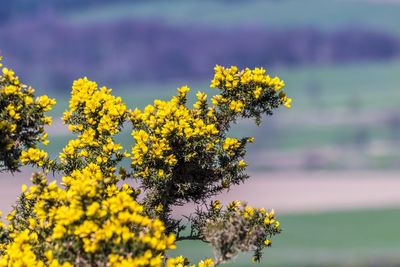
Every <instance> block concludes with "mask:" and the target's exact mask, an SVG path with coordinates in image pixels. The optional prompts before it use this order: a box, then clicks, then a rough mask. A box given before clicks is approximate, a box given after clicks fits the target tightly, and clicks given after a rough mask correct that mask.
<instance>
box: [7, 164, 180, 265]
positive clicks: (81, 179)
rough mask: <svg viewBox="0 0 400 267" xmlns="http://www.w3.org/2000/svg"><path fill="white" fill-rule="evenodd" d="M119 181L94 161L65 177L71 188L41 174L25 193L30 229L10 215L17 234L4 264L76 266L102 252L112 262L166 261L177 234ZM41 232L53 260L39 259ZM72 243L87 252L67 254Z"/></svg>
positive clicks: (12, 233)
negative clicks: (152, 215)
mask: <svg viewBox="0 0 400 267" xmlns="http://www.w3.org/2000/svg"><path fill="white" fill-rule="evenodd" d="M117 180H118V179H116V178H115V177H105V176H104V175H103V173H102V171H101V168H100V166H98V165H96V164H94V163H91V164H89V165H88V166H86V167H85V168H83V169H82V170H75V171H74V172H73V173H72V174H71V175H69V176H64V177H63V178H62V181H63V185H64V187H65V189H62V188H60V187H58V186H57V184H56V182H52V183H50V184H48V183H47V181H46V178H45V177H44V176H43V175H35V176H34V177H33V183H34V185H33V186H31V187H30V188H29V189H26V188H24V189H23V191H24V192H23V197H24V198H26V199H27V200H29V201H31V203H34V204H33V206H32V207H31V216H30V217H29V218H26V222H27V223H28V225H27V228H28V229H25V230H23V231H19V230H18V229H20V227H18V225H15V224H14V223H13V221H12V220H13V217H14V215H15V213H14V215H12V216H10V217H9V219H10V220H11V222H12V223H11V224H10V226H9V229H8V230H9V231H11V235H10V236H12V237H14V236H15V237H14V239H13V240H12V241H11V242H10V243H9V244H8V245H6V246H5V247H4V250H3V255H4V256H3V257H2V261H1V262H0V266H19V265H17V264H16V262H23V263H24V264H25V263H26V262H28V261H29V262H30V263H32V264H26V265H23V264H22V265H20V266H73V265H75V264H77V262H76V261H77V260H80V261H83V262H84V261H87V263H88V265H90V266H91V265H92V264H93V262H91V259H92V258H95V256H93V255H98V254H104V255H103V258H104V259H103V261H104V260H106V261H108V264H109V265H108V266H162V259H163V255H164V253H165V251H167V250H168V249H173V248H175V236H174V235H173V234H170V235H166V234H165V227H164V224H163V223H162V222H161V221H160V220H158V219H151V218H149V217H147V216H146V215H145V213H144V210H143V206H141V205H139V204H138V203H137V202H136V201H135V199H134V198H133V197H132V196H131V195H132V193H133V189H132V188H131V187H130V186H128V185H127V184H124V185H123V186H122V187H121V188H119V187H117V186H116V181H117ZM107 181H113V182H107ZM28 208H29V205H28ZM36 233H40V235H41V238H42V241H43V240H45V241H46V242H45V243H44V245H43V246H44V247H45V248H44V249H45V251H46V258H47V261H46V260H45V261H40V262H35V261H36V259H38V258H41V257H40V254H38V253H39V251H38V247H39V246H38V245H37V243H38V242H39V241H40V240H39V241H38V240H37V234H36ZM34 237H35V238H34ZM34 242H36V245H34ZM26 243H28V244H26ZM67 243H70V244H71V246H73V247H74V249H79V250H81V253H82V254H84V255H85V256H82V259H77V258H76V255H74V254H72V255H70V257H66V255H68V253H69V252H70V249H71V248H70V245H66V244H67ZM132 248H135V249H134V251H135V253H133V254H132V251H131V250H130V249H132ZM105 251H107V253H106V254H105ZM60 255H63V261H62V262H61V263H60V262H59V261H58V260H59V259H60V258H59V256H60ZM65 257H66V258H65ZM33 263H35V264H37V265H34V264H33ZM13 264H14V265H13ZM68 264H71V265H68Z"/></svg>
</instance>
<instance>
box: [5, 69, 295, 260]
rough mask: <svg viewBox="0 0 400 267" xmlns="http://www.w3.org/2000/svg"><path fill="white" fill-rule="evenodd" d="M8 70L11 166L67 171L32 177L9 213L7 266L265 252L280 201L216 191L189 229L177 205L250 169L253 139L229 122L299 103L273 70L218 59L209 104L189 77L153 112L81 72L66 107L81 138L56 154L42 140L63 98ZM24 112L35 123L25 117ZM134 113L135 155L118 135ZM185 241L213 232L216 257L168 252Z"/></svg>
mask: <svg viewBox="0 0 400 267" xmlns="http://www.w3.org/2000/svg"><path fill="white" fill-rule="evenodd" d="M2 73H3V76H1V80H0V82H1V83H0V85H1V87H0V93H1V94H2V99H1V101H2V102H1V105H0V107H1V113H0V118H1V121H0V132H1V135H2V137H4V138H3V139H2V141H1V142H5V143H4V144H5V145H4V146H2V149H3V150H4V151H2V152H4V155H2V158H1V159H0V160H1V163H2V164H3V166H4V168H6V169H9V170H17V169H18V166H19V162H21V163H22V164H25V165H26V164H31V165H33V166H39V167H41V168H43V169H44V170H45V171H50V170H51V171H53V172H54V173H57V174H58V175H59V176H60V177H62V178H61V183H60V184H57V182H56V181H52V182H50V181H48V180H47V177H46V175H45V174H43V173H35V174H33V176H32V178H31V180H32V185H31V186H30V187H28V186H26V185H23V186H22V194H21V195H20V197H19V199H18V202H17V204H16V205H15V207H14V208H13V211H12V212H11V213H10V214H9V215H8V216H7V220H8V221H9V223H8V224H2V223H1V224H0V256H1V259H0V267H1V266H52V267H54V266H62V267H69V266H99V267H100V266H154V267H157V266H168V267H184V266H193V267H195V266H199V267H212V266H215V265H218V264H220V263H222V262H225V261H227V260H229V259H231V258H232V257H234V256H235V255H236V254H237V253H239V252H242V251H252V252H253V253H254V259H255V260H256V261H259V260H260V258H261V251H262V249H263V248H265V247H268V246H270V245H271V238H272V236H273V235H275V234H278V233H279V232H280V225H279V222H278V221H277V220H276V219H275V214H274V212H273V210H271V211H270V212H267V211H266V210H264V209H256V208H252V207H250V206H248V205H245V204H242V203H241V202H239V201H235V202H232V203H230V204H228V205H227V206H225V207H223V205H222V203H221V202H220V201H218V200H216V201H213V202H212V203H211V204H210V206H207V207H206V208H205V211H204V210H203V209H202V208H201V206H199V207H198V210H197V212H196V213H194V214H192V216H190V217H189V218H190V219H189V223H190V225H191V230H190V235H185V234H184V232H183V230H184V229H185V227H186V224H187V222H181V220H178V219H173V218H172V217H171V211H172V207H173V206H179V205H184V204H186V203H188V202H194V203H196V204H197V203H206V201H207V200H208V199H209V198H210V197H212V196H215V195H216V194H218V193H220V192H221V191H222V190H224V189H227V188H229V187H230V186H232V185H235V184H239V183H241V182H242V181H244V180H245V179H247V178H248V176H247V175H246V174H245V169H246V167H247V163H246V162H245V161H244V159H243V158H244V156H245V152H246V145H247V144H248V143H252V142H253V141H254V138H252V137H243V138H233V137H229V136H228V131H229V128H230V125H231V124H232V123H235V122H236V121H237V120H238V119H241V118H254V119H256V122H257V123H260V119H261V116H262V115H263V114H268V115H271V114H272V111H273V109H275V108H278V107H279V106H281V105H284V106H287V107H290V103H291V99H290V98H288V97H287V96H286V95H285V94H284V93H283V91H282V87H283V86H284V83H283V81H282V80H280V79H279V78H277V77H275V78H271V77H269V76H268V75H267V74H266V72H265V70H264V69H262V68H255V69H253V70H250V69H246V70H239V69H238V68H237V67H231V68H224V67H221V66H216V68H215V76H214V79H213V81H212V83H211V85H212V87H216V88H218V89H219V92H218V94H217V95H215V96H213V97H212V98H211V101H210V102H211V103H209V99H208V96H207V94H206V93H204V92H200V91H199V92H197V94H196V101H195V103H194V104H193V105H192V106H188V105H187V97H188V93H189V91H190V89H189V87H188V86H182V87H180V88H178V90H177V94H176V96H173V97H172V98H171V99H170V100H169V101H162V100H155V101H154V103H153V104H152V105H148V106H146V107H145V108H144V109H143V110H140V109H137V108H135V109H133V110H130V109H128V108H127V107H126V105H125V104H124V103H123V102H122V99H121V98H120V97H115V96H113V95H112V94H111V89H108V88H106V87H99V86H98V85H97V84H96V83H95V82H93V81H90V80H88V79H87V78H82V79H79V80H77V81H75V82H74V83H73V86H72V93H71V100H70V103H69V109H68V110H67V111H65V112H64V115H63V121H64V123H66V124H68V129H69V130H70V131H71V132H72V133H74V134H75V135H76V138H75V139H72V140H70V141H69V142H68V143H67V145H66V146H65V147H64V148H63V150H62V152H61V153H60V154H59V157H58V159H50V158H49V155H48V154H47V152H45V150H42V149H39V148H37V147H36V143H37V142H42V143H43V144H44V145H45V144H47V142H48V141H47V134H46V133H44V131H43V126H44V125H45V124H49V123H51V118H49V117H47V116H45V115H44V112H46V111H49V110H50V109H51V107H52V106H53V105H54V104H55V101H54V100H53V99H50V98H48V97H47V96H40V97H37V98H35V97H34V95H33V90H32V89H31V88H29V87H26V86H24V85H22V84H21V83H20V82H19V79H18V78H17V77H16V76H15V74H14V72H13V71H12V70H9V69H6V68H4V69H3V71H2ZM3 96H4V98H3ZM26 116H28V117H29V116H30V117H29V118H30V119H29V122H30V121H31V119H32V118H34V119H35V120H37V122H36V123H35V122H31V123H32V124H24V123H25V122H24V119H25V118H26ZM128 119H129V120H130V122H131V123H132V127H133V129H132V138H133V141H134V145H133V147H132V151H131V153H128V152H127V151H123V146H122V145H121V144H119V143H118V142H116V140H115V135H116V134H118V133H120V131H121V130H122V128H123V126H124V123H125V122H126V121H127V120H128ZM21 122H22V123H21ZM27 133H30V134H29V135H28V134H27ZM24 134H25V135H24ZM19 136H22V137H23V138H22V139H21V137H19ZM124 159H130V160H131V169H129V168H124V167H123V166H122V160H124ZM128 178H134V179H136V180H138V181H139V182H140V188H137V189H135V188H133V187H132V186H130V185H128V184H127V183H122V181H123V180H125V179H128ZM139 195H141V197H138V196H139ZM185 239H197V240H203V241H206V242H209V243H210V244H211V245H212V246H213V249H214V251H215V259H209V258H207V259H204V260H202V261H200V262H199V263H198V264H190V262H189V260H188V259H187V258H185V257H183V256H178V257H175V258H169V257H168V256H167V252H168V250H171V249H174V248H175V247H176V242H177V241H180V240H185Z"/></svg>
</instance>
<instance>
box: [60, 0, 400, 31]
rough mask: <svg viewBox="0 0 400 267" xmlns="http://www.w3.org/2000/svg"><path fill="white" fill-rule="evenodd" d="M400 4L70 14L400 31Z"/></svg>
mask: <svg viewBox="0 0 400 267" xmlns="http://www.w3.org/2000/svg"><path fill="white" fill-rule="evenodd" d="M399 12H400V5H395V4H388V3H379V2H378V1H374V2H372V1H344V0H335V1H328V0H325V1H319V0H306V1H297V0H284V1H212V0H205V1H194V0H187V1H179V0H174V1H156V2H152V1H142V2H138V3H123V4H114V3H113V4H110V5H106V6H100V7H99V6H97V7H93V8H87V9H84V10H74V11H73V12H71V13H69V14H67V18H68V19H69V20H70V21H71V22H72V23H78V24H80V23H93V22H99V21H111V20H115V19H121V18H143V19H156V20H162V21H167V22H170V23H172V24H178V25H182V24H191V23H192V24H200V25H201V24H205V25H212V26H214V27H223V26H226V25H230V26H232V25H246V24H249V21H251V25H255V26H260V25H261V26H263V27H268V28H271V29H273V28H292V27H294V26H296V27H306V26H311V27H313V28H319V29H322V30H335V29H337V28H340V27H344V26H346V27H347V26H349V25H351V26H352V27H357V26H362V27H363V28H367V29H379V30H387V31H392V32H395V33H400V30H399V27H398V20H397V17H398V14H399Z"/></svg>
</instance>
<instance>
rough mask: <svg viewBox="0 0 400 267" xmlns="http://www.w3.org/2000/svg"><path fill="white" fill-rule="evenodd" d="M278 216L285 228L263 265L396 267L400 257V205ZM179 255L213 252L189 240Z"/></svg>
mask: <svg viewBox="0 0 400 267" xmlns="http://www.w3.org/2000/svg"><path fill="white" fill-rule="evenodd" d="M279 217H280V220H281V224H282V226H283V229H284V231H283V232H282V234H280V235H278V236H276V237H275V238H274V239H273V243H272V244H273V246H272V247H271V248H269V249H267V250H266V251H265V257H264V259H263V261H262V262H261V264H260V265H259V266H271V267H272V266H274V267H278V266H279V267H281V266H282V267H287V266H293V267H294V266H315V267H317V266H343V267H344V266H346V267H347V266H392V265H389V264H391V263H394V262H397V263H399V262H400V256H399V254H398V251H399V249H400V232H399V231H398V230H397V229H396V227H397V225H398V223H399V222H400V210H398V209H382V210H357V211H349V212H332V213H321V214H298V215H282V216H279ZM180 254H183V255H187V256H188V257H190V259H191V260H193V262H195V261H198V260H200V259H202V258H205V257H207V256H211V255H212V252H211V249H210V248H209V246H208V245H207V244H203V243H201V242H196V241H185V242H182V243H178V248H177V250H176V251H174V253H172V254H171V255H180ZM372 263H375V264H376V265H372ZM379 263H380V264H379ZM385 264H386V265H385ZM225 266H257V265H256V264H254V263H252V262H251V261H250V258H249V255H241V256H239V257H238V258H237V259H236V260H235V261H234V262H233V263H230V264H227V265H225ZM396 266H398V265H396Z"/></svg>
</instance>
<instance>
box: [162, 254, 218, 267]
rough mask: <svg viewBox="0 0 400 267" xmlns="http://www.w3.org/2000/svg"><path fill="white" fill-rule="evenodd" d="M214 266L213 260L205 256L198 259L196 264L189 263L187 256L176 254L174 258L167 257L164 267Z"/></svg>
mask: <svg viewBox="0 0 400 267" xmlns="http://www.w3.org/2000/svg"><path fill="white" fill-rule="evenodd" d="M196 266H198V267H214V261H213V260H212V259H210V258H206V259H204V260H202V261H200V262H199V263H198V264H197V265H196V264H191V265H189V261H188V259H187V258H185V257H183V256H177V257H175V258H169V259H168V260H167V266H166V267H196Z"/></svg>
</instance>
